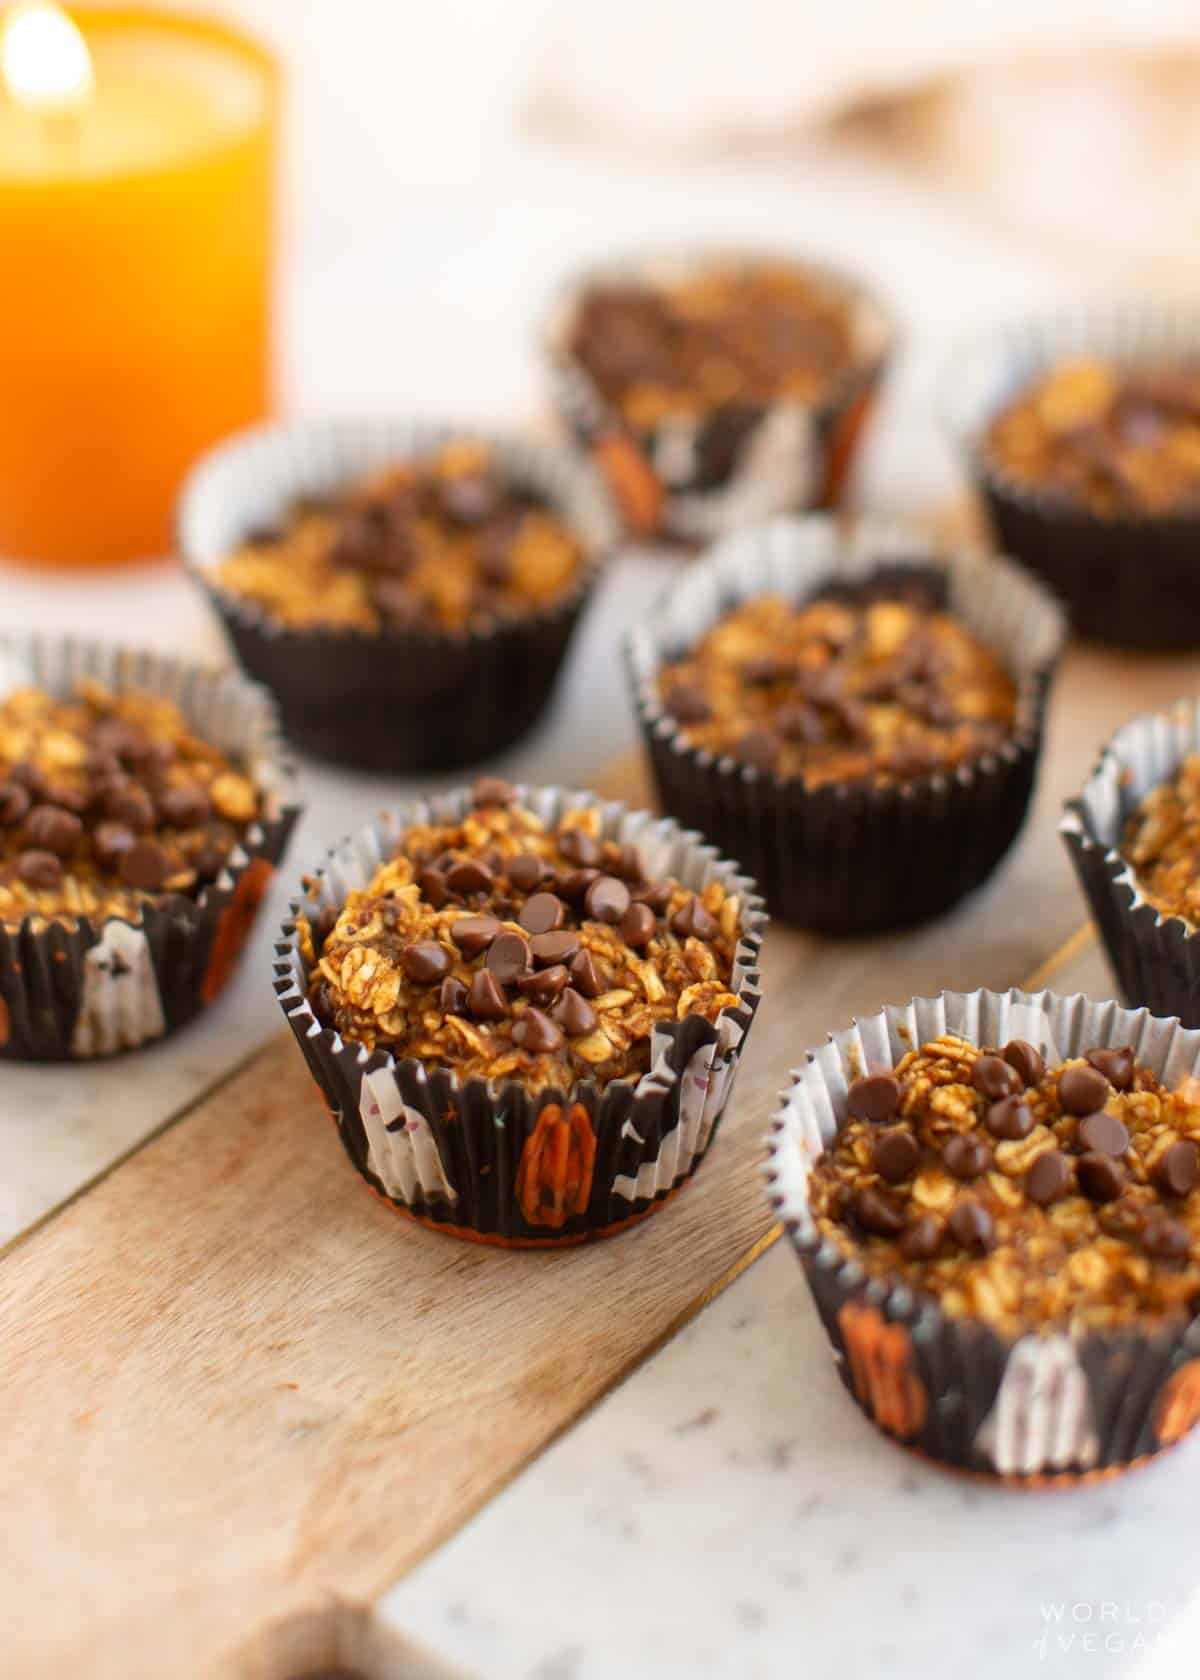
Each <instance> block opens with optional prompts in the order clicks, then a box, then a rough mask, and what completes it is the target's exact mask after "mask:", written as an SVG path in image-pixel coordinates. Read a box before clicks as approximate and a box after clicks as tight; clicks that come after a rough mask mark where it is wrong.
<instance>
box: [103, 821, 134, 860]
mask: <svg viewBox="0 0 1200 1680" xmlns="http://www.w3.org/2000/svg"><path fill="white" fill-rule="evenodd" d="M136 838H137V836H136V835H135V834H134V832H133V830H132V829H131V828H126V827H125V825H124V823H114V822H102V823H97V824H96V826H95V828H94V829H93V830H92V850H93V851H94V852H95V854H96V862H97V863H98V864H99V865H100V867H101V869H115V868H116V867H117V864H118V863H119V862H120V860H121V856H122V854H123V853H125V852H127V851H128V850H129V848H130V846H132V845H133V843H134V841H135V840H136Z"/></svg>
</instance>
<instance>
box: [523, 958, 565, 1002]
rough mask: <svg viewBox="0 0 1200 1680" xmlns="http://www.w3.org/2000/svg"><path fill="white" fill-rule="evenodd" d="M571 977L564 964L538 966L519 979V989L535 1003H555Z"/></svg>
mask: <svg viewBox="0 0 1200 1680" xmlns="http://www.w3.org/2000/svg"><path fill="white" fill-rule="evenodd" d="M570 978H571V977H570V975H569V974H568V973H567V970H566V968H565V967H564V966H563V964H562V963H555V964H554V967H553V968H538V969H534V971H533V972H532V973H531V974H523V975H522V976H521V978H520V979H519V980H518V981H517V990H518V991H520V992H523V993H524V995H525V996H526V997H528V998H532V999H533V1001H534V1003H553V1002H554V1000H555V998H556V997H558V996H559V994H560V993H561V992H562V991H563V990H564V988H565V987H566V985H567V983H568V981H569V980H570Z"/></svg>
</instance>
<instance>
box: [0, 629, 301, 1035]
mask: <svg viewBox="0 0 1200 1680" xmlns="http://www.w3.org/2000/svg"><path fill="white" fill-rule="evenodd" d="M85 680H90V681H95V682H99V683H101V684H103V685H104V687H106V688H108V689H110V690H112V691H113V692H115V693H121V692H123V691H126V690H133V689H139V690H143V691H146V692H150V693H154V694H159V695H162V696H164V697H165V698H167V699H169V700H172V701H173V702H174V703H175V704H176V705H177V706H178V707H179V709H180V711H181V712H182V713H183V715H184V717H185V718H186V720H187V723H188V725H189V727H190V728H191V729H192V730H193V732H194V733H195V734H196V735H197V736H199V737H201V738H202V739H203V740H206V741H208V742H210V743H212V744H213V745H214V746H217V747H220V748H221V749H222V750H223V751H225V752H227V753H229V754H230V755H231V756H235V757H236V758H238V759H239V760H240V761H241V762H242V763H243V764H244V765H245V767H246V769H247V773H248V774H249V775H250V777H251V779H252V780H253V781H254V782H255V784H256V786H257V787H258V789H259V791H260V793H261V794H262V795H263V796H264V815H263V816H262V817H261V819H260V820H258V821H257V822H255V823H254V824H253V825H252V826H251V827H250V828H249V829H248V830H247V832H246V835H245V837H244V839H243V841H242V842H241V843H240V844H239V845H238V846H236V847H235V848H234V850H233V851H232V852H231V853H230V855H229V858H228V860H227V863H226V865H225V867H224V868H223V869H222V870H221V873H220V874H219V875H218V876H217V878H216V880H215V881H214V882H212V884H211V885H209V886H206V887H204V888H202V889H201V890H200V892H199V893H198V894H197V896H196V897H195V898H192V897H188V896H185V895H183V894H179V893H174V894H164V895H163V897H162V900H161V902H159V903H153V902H151V903H147V904H146V905H145V906H144V908H143V910H142V911H141V914H140V916H139V918H138V920H137V921H131V920H128V919H126V918H123V917H119V916H110V917H107V918H105V919H104V920H103V921H102V922H97V921H93V920H90V919H89V918H87V917H84V916H80V917H67V916H65V915H63V916H56V917H53V918H46V917H41V916H36V917H35V916H26V917H25V918H24V920H23V921H21V922H19V923H8V924H0V1057H3V1058H6V1059H8V1060H11V1061H77V1060H87V1059H90V1058H92V1057H98V1056H109V1055H113V1054H115V1053H116V1052H118V1051H122V1050H133V1049H136V1048H137V1047H138V1046H139V1045H142V1044H146V1043H148V1042H150V1041H152V1040H154V1039H158V1038H162V1037H163V1036H164V1035H165V1034H167V1033H170V1032H174V1031H175V1029H176V1028H177V1027H181V1026H183V1025H185V1024H186V1023H187V1022H188V1021H190V1020H192V1019H193V1017H194V1016H196V1015H198V1014H199V1013H200V1012H201V1011H202V1010H204V1009H206V1008H207V1007H208V1006H209V1004H211V1003H213V1002H215V1000H216V999H217V997H218V996H219V995H220V992H221V990H222V989H223V987H224V986H225V983H226V982H227V981H228V979H229V978H230V976H231V975H232V973H233V970H234V968H235V966H236V963H237V959H238V957H239V955H240V953H241V950H242V947H243V945H244V944H245V942H246V939H247V937H248V936H249V933H250V930H251V928H252V927H253V925H254V919H255V916H256V914H257V911H258V908H259V904H260V903H261V900H262V898H263V895H264V893H265V892H266V889H267V887H268V885H269V883H270V880H271V877H272V875H273V874H274V871H275V868H276V866H277V865H278V864H279V862H280V861H281V859H282V857H283V854H284V852H285V850H286V848H287V843H288V839H289V836H290V835H291V831H292V828H293V826H294V824H295V822H296V818H297V817H298V816H299V814H300V806H299V805H298V803H297V802H296V800H295V796H294V786H293V778H292V773H291V768H290V766H289V765H288V764H287V763H286V761H285V760H284V759H283V757H282V756H281V749H280V743H279V735H278V724H277V719H276V714H275V708H274V706H273V705H272V703H271V700H270V697H269V696H268V695H267V694H266V693H265V692H264V691H263V690H262V689H260V688H258V687H257V686H256V685H255V684H253V683H248V682H246V681H245V680H244V679H243V678H242V677H239V676H237V675H235V674H234V673H232V672H227V671H225V672H223V671H215V670H209V669H205V668H203V667H201V666H197V665H190V664H185V663H183V662H182V661H180V660H176V659H171V658H168V657H166V656H164V655H160V654H155V653H149V652H142V651H139V650H136V649H132V648H119V647H111V646H107V645H105V644H103V643H97V642H90V641H83V640H59V639H51V638H43V637H36V636H35V637H29V638H22V637H8V638H5V639H4V640H3V641H0V682H2V683H3V688H4V691H5V692H7V691H8V690H11V689H14V688H17V687H23V686H36V687H38V688H41V689H44V690H45V691H46V692H48V693H50V694H53V695H57V696H62V697H64V698H66V697H68V696H69V695H70V694H71V693H72V691H73V690H74V688H75V686H76V685H77V684H78V683H79V682H81V681H85Z"/></svg>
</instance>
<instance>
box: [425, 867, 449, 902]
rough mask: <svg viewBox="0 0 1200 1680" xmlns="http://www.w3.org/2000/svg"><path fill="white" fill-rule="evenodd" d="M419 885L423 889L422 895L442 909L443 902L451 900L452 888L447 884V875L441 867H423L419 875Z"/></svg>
mask: <svg viewBox="0 0 1200 1680" xmlns="http://www.w3.org/2000/svg"><path fill="white" fill-rule="evenodd" d="M417 885H418V886H419V887H420V889H421V896H422V898H425V899H427V900H428V902H429V903H430V904H432V905H433V907H434V909H435V910H440V909H441V908H442V905H443V904H446V903H448V902H449V899H450V890H449V888H448V887H447V886H446V877H445V875H444V874H443V872H442V871H441V870H440V869H422V870H421V872H420V874H419V875H418V876H417Z"/></svg>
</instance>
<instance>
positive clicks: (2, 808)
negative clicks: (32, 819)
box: [0, 782, 30, 828]
mask: <svg viewBox="0 0 1200 1680" xmlns="http://www.w3.org/2000/svg"><path fill="white" fill-rule="evenodd" d="M29 805H30V799H29V791H28V789H27V788H23V787H22V786H21V784H20V782H5V783H3V785H0V828H12V827H14V826H15V825H16V824H17V823H19V822H24V820H25V816H26V813H27V812H28V810H29Z"/></svg>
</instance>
